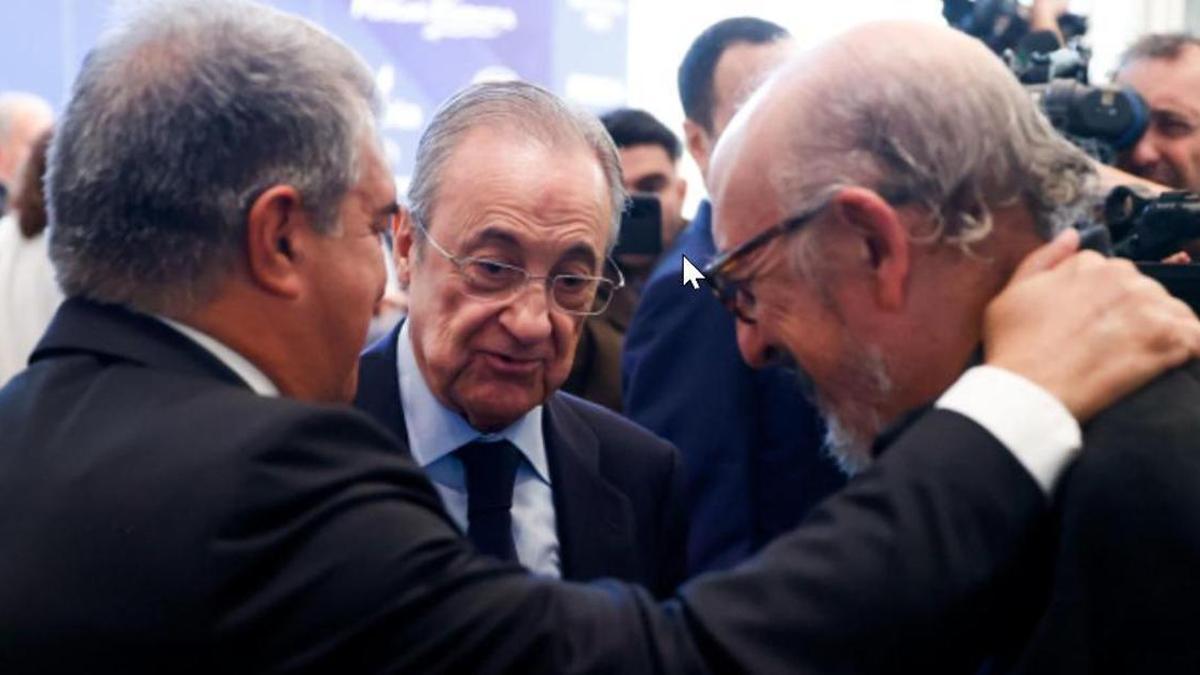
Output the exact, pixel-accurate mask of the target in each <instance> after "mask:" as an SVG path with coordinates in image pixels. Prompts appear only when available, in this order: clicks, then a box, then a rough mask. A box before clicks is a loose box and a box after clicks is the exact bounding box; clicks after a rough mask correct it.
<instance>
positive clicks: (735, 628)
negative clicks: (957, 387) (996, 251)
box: [205, 412, 1043, 674]
mask: <svg viewBox="0 0 1200 675" xmlns="http://www.w3.org/2000/svg"><path fill="white" fill-rule="evenodd" d="M248 445H249V446H250V447H266V448H269V449H268V450H266V451H263V452H259V453H255V454H253V455H252V456H251V457H250V458H249V459H248V460H247V461H248V462H249V466H245V467H241V469H240V470H237V471H236V472H234V473H233V474H232V475H231V477H230V480H233V481H235V482H236V485H237V488H236V489H235V490H234V491H233V493H232V494H233V496H232V497H231V499H230V502H231V503H230V504H229V505H228V506H227V508H228V514H227V516H228V517H226V518H225V519H223V521H222V524H221V525H220V526H218V527H217V528H216V531H215V533H214V537H213V542H212V545H211V553H210V558H211V560H210V566H209V567H210V569H212V570H214V573H215V574H217V575H218V576H219V578H220V580H221V583H220V584H219V588H220V591H219V592H218V593H217V594H216V600H215V602H214V606H213V610H212V611H213V613H214V617H213V624H214V625H215V626H216V628H215V631H214V632H215V634H214V638H213V640H214V643H215V644H216V645H218V648H216V649H213V650H209V653H210V654H211V658H212V660H213V662H212V663H210V664H205V665H207V666H209V667H210V668H211V669H212V670H215V671H219V670H222V669H224V670H242V671H254V672H272V671H278V670H284V669H287V670H292V671H301V672H333V671H339V672H364V673H365V672H385V671H386V672H413V673H418V672H419V673H459V672H471V673H603V672H608V673H635V674H636V673H664V672H666V673H692V672H705V667H704V663H703V662H702V660H701V659H705V660H707V662H708V663H707V666H708V667H709V668H711V669H712V670H715V671H717V672H754V673H776V672H778V673H795V672H917V670H916V669H917V667H919V666H922V665H927V664H930V663H940V662H942V660H943V659H950V660H951V662H954V663H958V662H960V661H961V659H960V658H958V659H956V658H954V657H961V654H959V652H963V653H964V654H965V653H970V652H971V650H970V649H969V647H970V646H971V643H970V637H971V635H973V633H974V631H975V630H976V629H979V628H980V627H981V626H982V625H983V623H982V622H976V621H975V620H976V619H982V618H985V617H983V614H984V613H985V611H986V607H987V606H988V605H987V603H986V601H985V600H986V597H985V594H984V589H985V588H986V585H987V581H988V579H989V578H990V577H991V576H992V575H993V574H995V573H996V572H997V570H998V569H1000V568H1002V567H1003V566H1004V565H1005V564H1007V562H1008V561H1009V560H1010V558H1011V557H1012V555H1013V552H1014V550H1016V549H1018V548H1019V547H1020V545H1021V542H1022V537H1023V534H1024V532H1025V530H1026V527H1027V526H1028V525H1029V524H1030V522H1031V521H1033V520H1035V519H1036V518H1037V516H1038V515H1039V514H1040V513H1041V512H1042V511H1043V504H1042V501H1043V499H1042V496H1041V494H1040V492H1039V491H1038V488H1037V487H1036V484H1035V483H1034V482H1033V481H1032V479H1030V478H1029V477H1028V476H1025V475H1024V474H1023V469H1021V468H1020V467H1019V465H1017V464H1016V462H1015V461H1014V460H1012V459H1011V457H1010V456H1009V455H1008V453H1007V452H1006V451H1005V450H1003V449H1002V448H1000V447H999V445H998V444H997V442H996V441H995V440H993V439H992V438H991V437H990V436H988V435H987V434H986V433H985V432H983V431H982V430H981V429H979V428H978V427H976V426H975V425H974V424H973V423H971V422H969V421H967V420H965V419H963V418H960V417H958V416H956V415H954V414H953V413H933V414H931V415H929V416H928V417H927V418H926V419H925V420H923V422H921V423H918V425H917V426H916V427H915V428H914V429H913V431H911V432H910V433H908V434H907V435H906V436H904V437H902V439H901V441H899V442H898V443H897V444H896V447H894V448H893V449H892V450H891V451H890V452H889V453H888V457H887V458H886V459H885V460H883V461H882V462H881V463H880V465H879V466H878V467H877V468H876V469H874V470H873V471H872V472H871V473H869V474H868V475H865V476H863V477H862V478H861V479H860V480H858V481H856V482H855V484H854V485H853V486H852V487H851V488H850V489H849V490H847V491H846V492H845V493H844V494H841V495H838V496H835V497H834V498H832V499H831V500H830V501H828V502H827V503H826V504H825V505H824V506H823V507H822V508H821V509H820V510H819V512H818V513H817V514H816V515H815V516H814V517H813V518H811V519H810V521H809V522H808V523H807V524H806V525H805V526H804V527H801V528H800V529H799V530H798V531H797V532H795V533H793V534H791V535H788V536H786V537H784V538H783V539H781V540H780V541H779V542H777V543H776V544H775V545H773V546H772V547H770V548H769V549H768V550H767V551H766V552H765V553H764V555H763V556H762V557H761V558H760V559H758V560H755V561H752V562H751V563H749V564H747V565H745V566H743V567H742V568H740V569H739V570H737V571H736V572H735V573H733V574H728V575H711V576H708V577H705V578H702V579H701V580H699V581H697V582H694V583H692V584H691V585H689V586H686V587H684V589H683V590H682V591H681V593H680V595H679V597H678V598H677V599H675V600H672V601H668V602H666V603H664V604H660V605H656V604H654V602H653V600H652V599H651V598H650V596H649V594H647V593H646V592H645V591H642V590H639V589H637V588H635V587H632V586H628V585H624V584H620V583H616V582H598V583H593V584H589V585H575V584H566V583H561V582H555V581H552V580H547V579H540V578H537V577H533V576H529V575H527V574H525V573H524V572H523V571H522V570H521V569H520V568H517V567H511V566H504V565H501V564H499V563H495V562H493V561H490V560H487V559H483V558H480V557H477V556H476V555H474V554H473V552H472V551H471V550H470V548H469V545H468V544H467V543H466V542H465V541H464V540H463V539H462V537H460V536H459V535H458V534H457V533H456V532H455V530H454V529H453V527H452V526H451V525H450V523H449V522H448V520H447V517H446V516H445V514H444V512H443V511H442V510H441V508H440V505H439V502H438V500H437V495H436V494H435V492H434V491H433V489H432V487H431V486H430V484H429V483H428V482H427V481H426V479H425V478H424V476H423V475H422V474H421V472H420V471H419V469H417V468H416V467H415V466H413V465H412V464H411V462H409V461H407V460H404V459H402V458H398V457H396V456H395V454H394V452H393V451H392V449H391V448H392V446H391V444H390V443H389V442H388V441H387V440H386V438H385V437H384V433H383V432H382V431H381V430H378V429H377V428H376V427H374V426H373V425H371V424H367V423H365V421H364V420H363V418H361V417H360V416H358V415H350V414H348V413H341V412H336V413H335V412H330V413H328V414H322V415H312V414H311V413H310V414H308V415H306V416H297V418H296V419H294V420H290V421H289V422H288V423H286V424H277V425H274V427H273V428H271V429H267V430H265V431H264V432H263V438H261V439H258V440H257V441H255V443H253V444H248ZM955 640H959V641H960V644H956V643H955ZM934 670H937V669H934Z"/></svg>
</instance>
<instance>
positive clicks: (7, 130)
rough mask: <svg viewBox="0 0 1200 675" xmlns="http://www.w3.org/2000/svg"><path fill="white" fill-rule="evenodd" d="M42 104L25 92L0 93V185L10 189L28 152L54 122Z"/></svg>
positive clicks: (42, 102) (43, 103)
mask: <svg viewBox="0 0 1200 675" xmlns="http://www.w3.org/2000/svg"><path fill="white" fill-rule="evenodd" d="M53 117H54V115H53V112H52V111H51V109H50V104H49V103H47V102H46V101H45V100H43V99H41V98H39V97H37V96H34V95H33V94H27V93H24V92H16V91H10V92H4V93H0V185H8V186H11V185H12V183H13V181H14V180H15V179H16V177H17V172H18V171H20V169H21V165H22V164H24V163H25V158H26V157H27V156H28V155H29V149H30V147H32V145H33V142H34V140H35V139H37V137H38V136H41V135H42V134H43V133H45V131H46V130H47V129H49V128H50V124H51V123H52V122H53Z"/></svg>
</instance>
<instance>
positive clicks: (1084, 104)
mask: <svg viewBox="0 0 1200 675" xmlns="http://www.w3.org/2000/svg"><path fill="white" fill-rule="evenodd" d="M1004 56H1005V60H1006V62H1007V63H1008V66H1009V69H1011V70H1012V71H1013V73H1014V74H1015V75H1016V76H1017V79H1019V80H1020V81H1021V83H1022V84H1024V85H1025V88H1026V89H1027V90H1028V91H1029V93H1030V95H1031V96H1033V99H1034V101H1035V102H1036V103H1037V104H1038V106H1039V107H1040V108H1041V109H1042V112H1043V113H1045V114H1046V117H1047V118H1049V120H1050V123H1051V124H1052V125H1054V128H1055V129H1057V130H1058V131H1059V133H1061V134H1062V135H1063V136H1065V137H1066V138H1067V139H1068V140H1070V141H1071V142H1072V143H1074V144H1075V145H1076V146H1078V147H1079V148H1080V149H1082V150H1083V151H1084V152H1086V153H1087V154H1088V155H1090V156H1091V157H1092V158H1093V159H1095V160H1097V161H1099V162H1102V163H1104V164H1113V163H1114V162H1115V161H1116V159H1117V153H1119V152H1121V151H1123V150H1128V149H1129V148H1132V147H1133V146H1134V144H1136V143H1137V142H1138V139H1140V138H1141V137H1142V135H1143V134H1144V133H1146V127H1147V126H1148V125H1149V123H1150V110H1149V108H1148V107H1147V105H1146V102H1145V101H1144V100H1142V97H1141V96H1139V95H1138V93H1137V92H1135V91H1134V90H1132V89H1130V88H1128V87H1113V86H1093V85H1089V84H1088V75H1087V66H1088V63H1089V62H1090V60H1091V52H1090V51H1089V50H1088V49H1087V48H1086V47H1084V46H1083V45H1082V44H1081V43H1080V42H1079V41H1078V39H1075V40H1073V41H1072V42H1070V43H1068V45H1067V46H1065V47H1063V46H1061V45H1059V42H1058V37H1057V36H1055V35H1054V34H1053V33H1051V32H1049V31H1037V32H1033V33H1029V34H1028V35H1026V36H1025V37H1023V38H1021V40H1020V41H1019V42H1018V45H1017V50H1016V51H1013V50H1008V51H1006V52H1005V55H1004Z"/></svg>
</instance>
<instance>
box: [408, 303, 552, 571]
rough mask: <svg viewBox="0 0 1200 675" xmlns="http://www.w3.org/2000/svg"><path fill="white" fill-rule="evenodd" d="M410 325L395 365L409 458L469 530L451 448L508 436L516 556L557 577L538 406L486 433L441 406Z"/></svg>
mask: <svg viewBox="0 0 1200 675" xmlns="http://www.w3.org/2000/svg"><path fill="white" fill-rule="evenodd" d="M408 328H409V324H408V323H407V322H405V324H404V325H403V326H402V327H401V329H400V335H399V339H398V341H397V345H396V368H397V372H398V374H399V377H400V380H399V381H400V405H401V407H403V409H404V425H405V427H406V428H407V430H408V447H409V448H410V449H411V452H412V455H413V459H415V460H416V461H417V464H419V465H421V467H422V468H423V469H425V473H426V475H428V476H429V479H430V480H431V481H432V482H433V486H434V488H436V489H437V491H438V494H439V495H441V497H442V503H443V504H444V505H445V507H446V510H447V511H448V512H449V513H450V517H451V518H453V519H454V522H456V523H458V526H459V527H461V528H462V529H463V531H464V532H465V531H466V529H467V483H466V476H465V474H464V471H463V465H462V461H461V460H459V458H458V456H457V455H455V454H454V451H455V450H457V449H459V448H461V447H462V446H464V445H466V444H467V443H470V442H471V441H473V440H476V439H483V440H484V441H498V440H502V439H503V440H507V441H509V442H510V443H512V444H513V445H515V446H516V447H517V450H519V451H520V453H521V463H520V465H519V466H518V467H517V478H516V484H515V485H514V487H513V505H512V512H511V513H512V529H513V543H514V544H515V546H516V550H517V559H518V560H519V561H520V562H521V564H522V565H524V566H525V567H527V568H529V569H530V570H532V571H534V572H537V573H538V574H544V575H547V576H553V577H558V576H561V566H560V563H559V550H558V530H557V529H556V517H555V513H554V495H553V492H552V491H551V485H550V466H549V463H548V462H547V459H546V441H545V437H544V436H543V434H542V407H541V406H538V407H536V408H534V409H533V410H530V411H529V412H527V413H525V415H524V416H523V417H521V418H520V419H518V420H517V421H516V422H513V423H512V424H511V425H509V426H508V427H506V428H505V429H503V430H501V431H499V432H496V433H492V434H485V433H483V432H481V431H479V430H478V429H475V428H474V427H472V426H471V425H470V424H468V423H467V421H466V420H465V419H463V417H462V415H459V414H458V413H456V412H454V411H453V410H450V409H449V408H447V407H446V406H444V405H442V403H441V402H440V401H438V400H437V397H435V396H434V395H433V392H432V391H431V390H430V389H429V384H428V383H427V382H426V381H425V377H424V375H422V374H421V370H420V368H419V367H418V366H417V359H416V356H415V355H414V354H413V348H412V339H411V337H410V336H409V330H408Z"/></svg>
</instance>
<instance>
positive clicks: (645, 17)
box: [628, 0, 942, 214]
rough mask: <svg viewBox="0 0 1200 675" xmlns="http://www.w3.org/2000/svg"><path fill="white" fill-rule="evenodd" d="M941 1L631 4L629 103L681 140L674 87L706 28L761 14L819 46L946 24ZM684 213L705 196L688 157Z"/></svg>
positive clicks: (672, 0) (638, 0) (667, 0)
mask: <svg viewBox="0 0 1200 675" xmlns="http://www.w3.org/2000/svg"><path fill="white" fill-rule="evenodd" d="M941 11H942V3H941V2H940V0H835V1H833V2H826V1H824V0H629V78H628V86H629V105H631V106H633V107H637V108H644V109H645V110H647V111H649V112H650V113H651V114H653V115H654V116H655V117H657V118H659V119H660V120H662V121H663V123H664V124H666V125H667V126H668V127H670V128H671V130H672V131H674V132H675V133H676V134H677V135H679V136H680V138H681V139H682V136H683V109H682V108H681V107H680V105H679V93H678V89H677V88H676V85H675V76H676V71H677V69H678V68H679V62H680V61H682V60H683V55H684V53H685V52H686V51H687V48H688V47H689V46H690V45H691V43H692V40H694V39H695V38H696V36H697V35H699V34H700V32H701V31H703V30H704V29H705V28H707V27H709V26H710V25H712V24H714V23H716V22H717V21H720V20H721V19H726V18H729V17H733V16H758V17H761V18H764V19H768V20H770V21H774V22H775V23H778V24H779V25H781V26H783V27H785V28H787V29H788V30H789V31H791V33H792V34H793V35H794V36H796V38H797V40H798V41H799V42H800V43H801V44H802V45H805V44H808V45H811V44H815V43H817V42H820V41H821V40H824V39H826V38H828V37H831V36H833V35H835V34H837V33H839V32H841V31H842V30H844V29H846V28H848V27H850V26H852V25H854V24H856V23H860V22H863V21H867V20H870V19H883V18H909V19H924V20H929V21H938V22H941V21H942V16H941ZM682 169H683V172H684V176H685V177H686V178H687V180H688V199H687V202H686V204H685V206H684V212H685V213H689V214H690V213H692V212H693V211H694V209H695V207H696V204H697V203H698V202H699V201H700V199H701V198H702V197H704V184H703V182H702V181H701V179H700V172H699V171H698V170H697V169H696V166H695V164H693V163H692V161H691V160H690V159H689V158H688V157H687V153H686V152H685V153H684V161H683V163H682Z"/></svg>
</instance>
